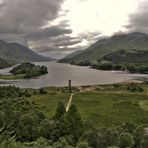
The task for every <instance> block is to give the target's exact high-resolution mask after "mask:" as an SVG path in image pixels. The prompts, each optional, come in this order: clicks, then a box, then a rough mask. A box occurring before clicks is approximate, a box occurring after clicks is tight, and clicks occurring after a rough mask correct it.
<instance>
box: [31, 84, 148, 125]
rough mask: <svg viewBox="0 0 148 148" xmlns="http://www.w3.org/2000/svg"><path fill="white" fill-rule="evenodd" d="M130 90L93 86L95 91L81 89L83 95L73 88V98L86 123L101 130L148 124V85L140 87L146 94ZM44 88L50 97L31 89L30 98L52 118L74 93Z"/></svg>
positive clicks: (140, 85)
mask: <svg viewBox="0 0 148 148" xmlns="http://www.w3.org/2000/svg"><path fill="white" fill-rule="evenodd" d="M128 87H129V86H128V85H119V86H114V85H106V86H93V89H92V86H91V87H89V86H87V87H82V88H81V89H82V90H83V92H79V90H78V88H73V92H78V93H77V94H75V95H74V96H73V100H72V103H73V104H75V105H76V106H77V108H78V110H79V113H80V114H81V116H82V118H83V119H84V120H92V121H93V122H94V123H95V125H96V126H97V127H114V126H117V125H121V124H122V123H125V122H131V123H136V124H139V125H140V124H148V85H147V84H136V87H137V88H139V87H140V88H142V89H143V91H142V92H139V91H138V90H134V92H132V91H130V90H129V89H128ZM130 87H131V86H130ZM44 89H45V91H46V92H47V94H39V93H36V92H38V91H39V90H30V92H31V93H32V94H33V95H31V97H30V98H28V99H29V100H30V101H32V102H33V103H34V104H35V105H36V106H37V107H39V109H40V111H42V112H43V113H45V115H46V116H49V117H52V115H53V114H54V113H55V110H56V106H57V104H58V102H59V101H62V102H63V103H64V104H65V106H66V104H67V103H68V100H69V97H70V93H68V89H67V88H44ZM91 89H92V90H91Z"/></svg>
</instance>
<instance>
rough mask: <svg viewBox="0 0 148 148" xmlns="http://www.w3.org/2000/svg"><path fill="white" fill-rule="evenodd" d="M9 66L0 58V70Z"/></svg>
mask: <svg viewBox="0 0 148 148" xmlns="http://www.w3.org/2000/svg"><path fill="white" fill-rule="evenodd" d="M8 66H10V64H9V63H8V62H6V61H5V60H3V59H1V58H0V69H1V68H5V67H8Z"/></svg>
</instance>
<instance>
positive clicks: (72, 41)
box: [55, 40, 81, 46]
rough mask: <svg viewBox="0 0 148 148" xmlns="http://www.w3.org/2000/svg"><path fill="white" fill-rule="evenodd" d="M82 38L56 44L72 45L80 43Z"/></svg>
mask: <svg viewBox="0 0 148 148" xmlns="http://www.w3.org/2000/svg"><path fill="white" fill-rule="evenodd" d="M80 42H81V40H71V41H65V42H61V43H56V44H55V46H70V45H75V44H78V43H80Z"/></svg>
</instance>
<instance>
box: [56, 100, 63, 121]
mask: <svg viewBox="0 0 148 148" xmlns="http://www.w3.org/2000/svg"><path fill="white" fill-rule="evenodd" d="M65 113H66V109H65V106H64V104H63V103H62V102H59V103H58V107H57V109H56V113H55V115H54V119H55V120H60V119H61V118H62V116H63V115H64V114H65Z"/></svg>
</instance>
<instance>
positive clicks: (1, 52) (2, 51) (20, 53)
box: [0, 40, 51, 63]
mask: <svg viewBox="0 0 148 148" xmlns="http://www.w3.org/2000/svg"><path fill="white" fill-rule="evenodd" d="M0 57H1V58H2V59H4V60H6V61H7V62H9V63H23V62H32V61H33V62H39V61H48V60H51V58H47V57H43V56H41V55H39V54H37V53H35V52H33V51H32V50H30V49H29V48H27V47H25V46H23V45H20V44H17V43H7V42H5V41H3V40H0Z"/></svg>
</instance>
